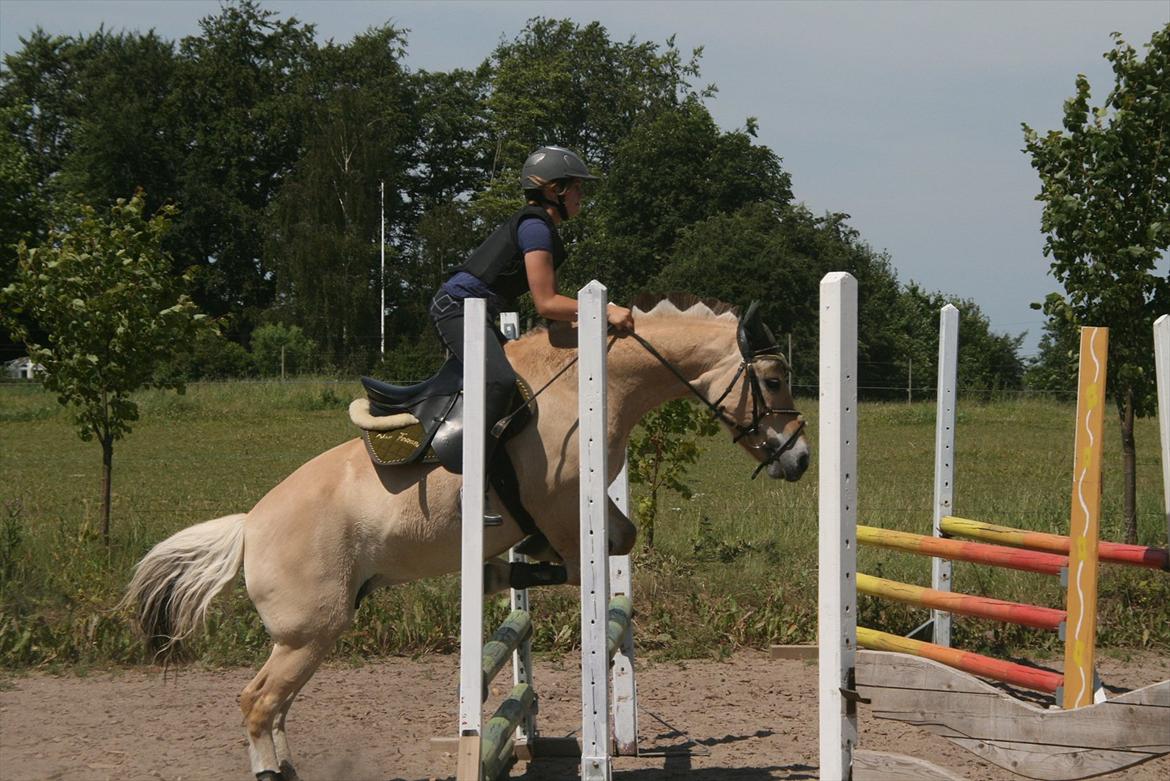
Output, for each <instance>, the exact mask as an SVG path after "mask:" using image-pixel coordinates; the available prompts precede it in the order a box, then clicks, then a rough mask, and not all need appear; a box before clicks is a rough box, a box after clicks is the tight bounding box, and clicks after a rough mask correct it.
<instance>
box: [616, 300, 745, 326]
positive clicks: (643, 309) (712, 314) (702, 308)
mask: <svg viewBox="0 0 1170 781" xmlns="http://www.w3.org/2000/svg"><path fill="white" fill-rule="evenodd" d="M631 306H632V307H633V309H634V311H635V313H636V314H640V315H682V316H683V317H701V318H716V319H720V320H728V319H731V320H735V319H738V318H739V307H737V306H734V305H732V304H728V303H725V302H723V301H719V300H718V299H714V298H699V297H698V296H696V295H692V294H690V293H667V294H666V295H651V294H647V293H643V294H640V295H638V296H636V297H635V298H634V301H633V303H632V304H631Z"/></svg>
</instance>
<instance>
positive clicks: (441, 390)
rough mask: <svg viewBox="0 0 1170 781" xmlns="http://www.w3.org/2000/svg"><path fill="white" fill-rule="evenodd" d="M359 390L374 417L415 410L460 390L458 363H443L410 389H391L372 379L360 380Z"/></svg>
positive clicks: (461, 375) (460, 379)
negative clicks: (427, 400) (363, 390)
mask: <svg viewBox="0 0 1170 781" xmlns="http://www.w3.org/2000/svg"><path fill="white" fill-rule="evenodd" d="M361 379H362V387H363V388H365V389H366V398H368V399H369V400H370V405H371V410H370V411H371V412H372V413H373V414H374V415H379V414H383V415H389V414H393V413H395V412H402V411H404V410H408V409H410V408H411V407H414V406H416V405H417V404H419V403H420V402H422V401H424V400H425V399H427V398H429V397H433V396H450V395H452V394H455V393H458V392H459V391H460V390H462V388H463V366H462V365H461V364H460V363H459V362H458V361H453V360H449V361H447V362H445V363H444V364H443V365H442V367H440V368H439V371H438V372H436V373H435V375H434V376H432V377H430V378H429V379H426V380H423V381H422V382H418V383H415V384H414V385H392V384H391V383H388V382H383V381H382V380H376V379H374V378H373V377H362V378H361Z"/></svg>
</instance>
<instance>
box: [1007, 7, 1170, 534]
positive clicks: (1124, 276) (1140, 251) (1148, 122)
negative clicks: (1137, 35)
mask: <svg viewBox="0 0 1170 781" xmlns="http://www.w3.org/2000/svg"><path fill="white" fill-rule="evenodd" d="M1114 39H1115V41H1116V44H1115V47H1114V48H1113V49H1112V50H1111V51H1109V52H1106V54H1105V58H1106V59H1108V60H1109V61H1110V63H1112V66H1113V75H1114V84H1113V88H1112V90H1110V92H1109V94H1108V95H1107V96H1106V97H1105V100H1104V102H1103V103H1102V105H1101V106H1098V107H1091V106H1090V105H1089V101H1090V89H1089V82H1088V79H1086V78H1085V77H1084V76H1083V75H1081V76H1078V77H1077V79H1076V94H1075V95H1074V96H1073V97H1072V98H1070V99H1069V100H1068V101H1066V102H1065V104H1064V123H1063V125H1064V129H1063V130H1052V131H1049V132H1048V133H1046V134H1044V135H1041V134H1039V133H1037V132H1036V131H1034V130H1033V129H1032V128H1030V127H1028V126H1027V125H1026V124H1025V125H1024V126H1023V127H1024V139H1025V142H1026V151H1027V152H1028V154H1029V155H1030V156H1031V162H1032V167H1033V168H1035V169H1036V172H1037V173H1038V175H1039V177H1040V183H1041V189H1040V194H1039V195H1038V196H1037V200H1039V201H1043V202H1044V214H1043V218H1042V220H1041V229H1042V230H1043V231H1044V233H1045V234H1046V240H1045V245H1044V253H1045V255H1047V256H1049V257H1051V258H1052V266H1051V271H1052V275H1053V276H1054V277H1056V279H1057V281H1059V282H1060V283H1061V285H1062V286H1063V287H1064V291H1065V292H1064V295H1060V294H1056V293H1053V294H1051V295H1049V296H1048V298H1047V300H1046V301H1045V302H1044V304H1043V308H1044V312H1045V314H1047V315H1048V316H1049V317H1050V318H1055V319H1059V320H1062V321H1064V322H1065V323H1067V324H1069V325H1071V324H1083V325H1098V326H1108V327H1109V353H1110V358H1109V386H1110V389H1111V392H1112V394H1113V397H1114V399H1115V400H1116V403H1117V408H1118V417H1119V419H1120V424H1121V442H1122V452H1123V463H1124V479H1125V502H1124V504H1125V509H1124V512H1125V539H1126V541H1127V542H1131V543H1132V542H1136V539H1137V504H1136V501H1137V497H1136V492H1137V487H1136V448H1135V444H1134V425H1133V424H1134V418H1135V417H1139V416H1144V415H1149V414H1152V413H1153V411H1154V404H1155V399H1154V382H1155V379H1154V355H1153V350H1152V349H1151V328H1152V325H1153V321H1154V319H1155V317H1157V315H1159V314H1162V313H1164V312H1166V311H1167V309H1170V280H1168V279H1167V278H1166V277H1165V276H1164V275H1160V274H1158V273H1157V270H1156V264H1157V262H1158V260H1159V259H1160V258H1162V257H1164V255H1165V253H1166V250H1167V248H1168V247H1170V177H1167V175H1166V172H1167V171H1170V98H1168V95H1170V89H1168V87H1167V85H1170V25H1167V26H1166V27H1163V28H1162V29H1160V30H1158V31H1157V32H1155V33H1154V34H1153V37H1152V38H1151V39H1150V43H1149V44H1148V46H1147V52H1146V56H1145V58H1144V59H1143V58H1141V57H1139V56H1138V54H1137V52H1136V51H1135V50H1134V49H1133V47H1131V46H1129V45H1128V44H1126V43H1125V41H1124V40H1122V38H1121V36H1120V35H1119V34H1114Z"/></svg>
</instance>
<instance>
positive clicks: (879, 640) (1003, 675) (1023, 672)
mask: <svg viewBox="0 0 1170 781" xmlns="http://www.w3.org/2000/svg"><path fill="white" fill-rule="evenodd" d="M857 644H858V645H859V646H861V647H862V648H869V649H872V650H874V651H893V652H895V653H900V654H909V655H911V656H920V657H922V658H924V659H933V660H934V661H936V662H939V663H940V664H945V665H947V666H948V667H954V668H955V669H956V670H962V671H963V672H967V673H971V674H972V675H981V676H983V677H984V678H991V679H993V680H996V681H1003V682H1004V683H1010V684H1014V685H1015V686H1023V687H1024V688H1026V689H1034V690H1036V691H1042V692H1047V693H1049V694H1053V693H1055V692H1056V690H1057V689H1058V688H1060V685H1061V682H1062V681H1063V677H1062V676H1061V675H1060V673H1054V672H1050V671H1049V670H1040V669H1037V668H1035V667H1026V666H1024V665H1022V664H1016V663H1015V662H1005V661H1003V660H1002V659H992V658H991V657H990V656H983V655H982V654H976V653H971V652H970V651H960V650H958V649H957V648H945V647H943V646H941V645H935V644H934V643H924V642H922V641H921V640H911V639H910V638H908V637H899V636H898V635H891V634H889V633H887V632H880V631H878V630H876V629H866V628H865V627H860V626H859V627H857ZM824 777H825V776H822V778H824Z"/></svg>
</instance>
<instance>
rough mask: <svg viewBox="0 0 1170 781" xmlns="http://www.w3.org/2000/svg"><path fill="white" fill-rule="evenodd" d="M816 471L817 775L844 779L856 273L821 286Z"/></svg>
mask: <svg viewBox="0 0 1170 781" xmlns="http://www.w3.org/2000/svg"><path fill="white" fill-rule="evenodd" d="M819 429H820V430H819V432H818V433H819V436H820V455H819V456H818V466H817V469H818V471H819V473H820V477H819V478H818V479H819V483H818V489H817V494H818V498H817V517H818V518H819V524H820V529H819V533H818V543H817V545H818V549H817V560H818V572H817V589H818V600H817V601H818V620H817V645H818V647H819V648H820V653H819V661H818V665H817V666H818V675H817V702H818V707H819V714H820V737H819V742H818V750H819V754H820V768H821V777H822V778H826V779H830V778H832V779H843V778H847V773H848V772H849V768H850V767H851V766H852V764H853V758H852V755H853V747H854V746H856V745H857V709H856V705H855V703H854V702H853V701H852V700H851V699H849V698H847V697H845V696H844V695H843V691H847V690H850V689H852V688H853V655H854V652H855V650H856V644H857V641H856V638H857V633H856V628H857V590H856V589H855V588H854V584H853V573H854V572H856V571H857V545H856V542H855V540H856V528H857V280H856V279H854V278H853V276H852V275H851V274H848V273H845V272H833V273H831V274H826V275H825V277H824V278H823V279H822V280H821V290H820V421H819Z"/></svg>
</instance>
